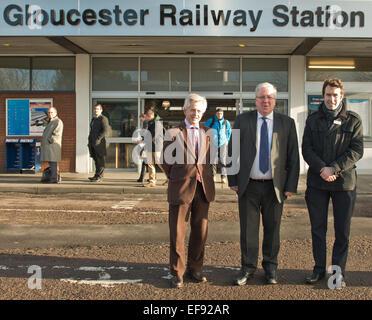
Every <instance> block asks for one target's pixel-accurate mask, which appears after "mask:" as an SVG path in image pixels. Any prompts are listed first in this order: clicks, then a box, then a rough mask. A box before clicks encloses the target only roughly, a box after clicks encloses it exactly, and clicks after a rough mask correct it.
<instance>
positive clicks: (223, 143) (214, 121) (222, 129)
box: [204, 108, 231, 184]
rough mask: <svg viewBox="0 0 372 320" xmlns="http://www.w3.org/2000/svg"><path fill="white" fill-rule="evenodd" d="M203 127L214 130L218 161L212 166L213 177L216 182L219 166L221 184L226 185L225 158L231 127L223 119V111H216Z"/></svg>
mask: <svg viewBox="0 0 372 320" xmlns="http://www.w3.org/2000/svg"><path fill="white" fill-rule="evenodd" d="M204 125H205V126H207V127H208V128H212V129H214V130H215V136H214V144H215V146H216V147H217V155H218V159H217V161H215V162H216V163H213V164H212V169H213V177H214V181H216V175H217V166H218V164H220V165H221V183H224V184H225V183H227V179H226V158H227V151H228V143H229V140H230V137H231V125H230V122H229V121H228V120H226V119H225V118H224V117H223V110H222V109H219V108H218V109H216V115H215V116H213V117H212V118H210V119H208V120H207V121H206V122H205V123H204Z"/></svg>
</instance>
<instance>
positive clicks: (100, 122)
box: [88, 115, 110, 156]
mask: <svg viewBox="0 0 372 320" xmlns="http://www.w3.org/2000/svg"><path fill="white" fill-rule="evenodd" d="M109 129H110V125H109V122H108V119H107V118H106V117H105V116H104V115H100V116H99V117H98V118H93V119H92V121H91V123H90V132H89V137H88V147H89V152H90V154H92V150H93V151H94V152H95V153H96V154H99V155H101V156H105V155H106V139H105V137H106V136H107V135H108V133H109Z"/></svg>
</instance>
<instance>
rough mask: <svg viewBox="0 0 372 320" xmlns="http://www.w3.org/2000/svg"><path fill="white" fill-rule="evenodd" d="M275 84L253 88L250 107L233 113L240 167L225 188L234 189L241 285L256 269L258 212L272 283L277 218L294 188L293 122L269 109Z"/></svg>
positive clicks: (295, 143) (277, 244)
mask: <svg viewBox="0 0 372 320" xmlns="http://www.w3.org/2000/svg"><path fill="white" fill-rule="evenodd" d="M276 93H277V90H276V88H275V87H274V86H273V85H272V84H270V83H267V82H265V83H260V84H259V85H258V86H257V87H256V98H255V103H256V109H257V110H255V111H251V112H246V113H243V114H241V115H239V116H237V118H236V121H235V124H234V129H240V142H235V141H233V140H230V142H229V150H230V152H229V154H230V153H231V150H233V148H232V144H233V143H240V150H241V151H240V171H239V172H238V173H237V174H235V175H229V176H228V180H229V187H230V188H231V189H232V190H234V191H235V192H237V194H238V197H239V199H238V201H239V217H240V246H241V264H242V266H241V274H240V275H239V277H238V278H237V279H236V280H235V284H236V285H244V284H246V283H247V281H248V280H249V279H250V278H251V277H252V276H253V274H254V273H255V271H256V269H257V261H258V249H259V229H260V212H261V214H262V221H263V235H264V236H263V243H262V255H263V260H262V267H263V269H264V271H265V276H266V282H267V284H276V283H277V275H276V271H277V267H278V254H279V248H280V236H279V233H280V221H281V216H282V211H283V202H284V200H285V199H286V198H287V197H289V196H291V195H293V193H295V192H296V191H297V184H298V177H299V168H300V166H299V153H298V141H297V132H296V127H295V123H294V120H293V119H292V118H290V117H288V116H286V115H284V114H280V113H277V112H275V111H274V108H275V105H276Z"/></svg>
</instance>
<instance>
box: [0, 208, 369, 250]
mask: <svg viewBox="0 0 372 320" xmlns="http://www.w3.org/2000/svg"><path fill="white" fill-rule="evenodd" d="M328 220H329V221H328V225H329V226H332V225H333V218H332V217H331V216H330V217H329V219H328ZM371 230H372V219H371V218H365V217H355V218H353V220H352V224H351V235H352V236H364V235H370V234H371ZM261 233H262V228H261ZM280 233H281V240H295V239H298V240H303V239H309V238H310V234H311V233H310V223H309V218H308V216H307V215H297V216H291V217H287V218H285V219H283V221H282V226H281V231H280ZM239 235H240V229H239V223H238V222H228V221H212V222H210V223H209V227H208V242H221V241H222V242H225V241H231V242H239ZM328 236H330V237H333V236H334V231H333V228H331V227H330V228H329V231H328ZM261 238H262V234H261ZM168 241H169V228H168V224H167V223H154V224H140V225H133V224H131V225H126V224H119V225H0V250H2V249H15V248H22V249H27V248H50V247H53V248H58V247H65V246H100V245H133V244H159V243H167V242H168Z"/></svg>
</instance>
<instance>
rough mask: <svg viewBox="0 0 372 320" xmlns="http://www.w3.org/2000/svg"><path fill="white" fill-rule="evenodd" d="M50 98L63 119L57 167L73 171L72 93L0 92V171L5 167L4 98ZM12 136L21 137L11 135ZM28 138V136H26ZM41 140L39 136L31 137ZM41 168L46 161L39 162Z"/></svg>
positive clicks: (74, 124)
mask: <svg viewBox="0 0 372 320" xmlns="http://www.w3.org/2000/svg"><path fill="white" fill-rule="evenodd" d="M22 98H23V99H24V98H30V99H32V98H49V99H50V98H52V99H53V106H54V107H56V108H57V110H58V117H59V118H61V120H62V121H63V125H64V129H63V137H62V161H61V163H59V168H60V170H61V171H62V172H75V159H76V151H75V150H76V138H75V137H76V97H75V94H74V93H8V94H7V93H2V94H0V172H3V173H4V172H6V169H5V139H6V138H7V136H6V105H5V103H6V99H22ZM12 138H23V137H18V136H17V137H13V136H12ZM27 138H30V137H27ZM31 138H36V139H38V140H40V141H41V137H31ZM41 166H42V169H43V168H45V166H47V163H42V164H41Z"/></svg>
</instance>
